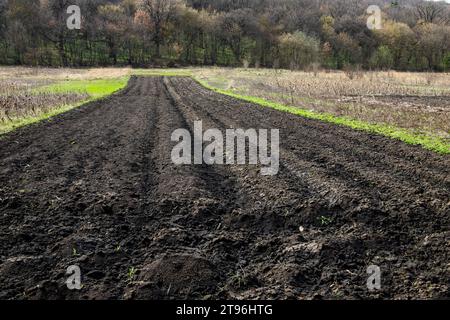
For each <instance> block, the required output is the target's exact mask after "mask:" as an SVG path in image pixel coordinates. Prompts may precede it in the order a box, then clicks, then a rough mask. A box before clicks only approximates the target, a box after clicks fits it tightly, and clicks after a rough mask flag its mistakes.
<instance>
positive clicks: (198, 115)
mask: <svg viewBox="0 0 450 320" xmlns="http://www.w3.org/2000/svg"><path fill="white" fill-rule="evenodd" d="M195 120H202V121H203V127H204V129H208V128H219V129H222V130H224V129H227V128H243V129H248V128H257V129H260V128H267V129H271V128H279V129H280V130H281V132H280V134H281V137H280V138H281V139H280V140H281V161H280V172H279V174H278V175H277V176H262V175H261V174H260V169H261V168H260V167H258V166H250V165H244V166H242V165H241V166H238V165H236V166H207V165H198V166H175V165H174V164H172V162H171V159H170V154H171V150H172V148H173V146H174V145H175V143H172V142H171V141H170V137H171V134H172V132H173V131H174V130H175V129H178V128H186V129H189V130H191V131H192V127H193V122H194V121H195ZM0 151H1V152H0V298H1V299H39V298H40V299H184V298H191V299H218V298H226V299H236V298H237V299H241V298H248V299H271V298H275V299H285V298H294V299H311V298H316V299H317V298H324V299H343V298H352V299H353V298H355V299H361V298H383V299H390V298H425V299H431V298H449V297H450V289H449V287H450V259H449V258H450V228H449V227H450V212H449V211H450V199H449V191H450V157H449V156H443V155H438V154H435V153H432V152H429V151H426V150H423V149H421V148H419V147H415V146H410V145H406V144H404V143H401V142H399V141H394V140H390V139H387V138H384V137H380V136H376V135H370V134H367V133H363V132H358V131H354V130H351V129H348V128H344V127H339V126H334V125H331V124H326V123H321V122H318V121H314V120H308V119H303V118H301V117H297V116H294V115H291V114H288V113H281V112H278V111H275V110H271V109H268V108H264V107H260V106H256V105H252V104H248V103H245V102H242V101H238V100H236V99H233V98H230V97H226V96H222V95H219V94H216V93H213V92H210V91H208V90H206V89H204V88H202V87H201V86H200V85H199V84H197V83H195V82H194V81H193V80H191V79H188V78H170V79H163V78H157V77H155V78H132V79H131V80H130V83H129V85H128V87H127V88H126V89H124V90H123V91H121V92H120V93H118V94H115V95H113V96H111V97H109V98H107V99H104V100H102V101H97V102H94V103H91V104H87V105H85V106H83V107H81V108H78V109H76V110H73V111H70V112H68V113H65V114H63V115H61V116H58V117H55V118H53V119H52V120H51V121H45V122H42V123H39V124H36V125H32V126H29V127H26V128H23V129H20V130H17V131H15V132H13V133H11V134H8V135H5V136H3V137H1V138H0ZM70 265H78V266H80V268H81V272H82V284H83V287H82V289H81V290H79V291H77V290H75V291H71V290H69V289H67V287H66V284H65V281H66V279H67V277H68V276H67V275H66V274H65V272H66V269H67V267H69V266H70ZM370 265H378V266H379V267H380V268H381V272H382V275H381V281H382V283H381V286H382V287H381V290H379V291H375V292H371V291H369V290H368V289H367V286H366V281H367V277H368V274H367V267H368V266H370Z"/></svg>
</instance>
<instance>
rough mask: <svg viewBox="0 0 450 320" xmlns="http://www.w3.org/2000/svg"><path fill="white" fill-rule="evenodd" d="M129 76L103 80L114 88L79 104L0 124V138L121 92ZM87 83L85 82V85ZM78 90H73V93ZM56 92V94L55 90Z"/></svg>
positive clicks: (53, 86)
mask: <svg viewBox="0 0 450 320" xmlns="http://www.w3.org/2000/svg"><path fill="white" fill-rule="evenodd" d="M130 77H131V76H125V77H120V78H113V79H104V80H102V81H104V82H108V81H111V82H112V83H114V86H112V87H111V88H110V89H109V90H108V89H104V88H102V89H103V90H102V91H101V92H98V93H92V94H91V97H90V98H88V99H85V100H82V101H80V102H77V103H73V104H64V105H60V106H56V107H55V108H54V109H52V110H51V111H49V112H43V113H40V114H38V115H36V116H31V117H25V118H20V119H14V120H13V121H10V122H8V123H4V124H0V137H1V136H3V135H5V134H7V133H9V132H12V131H15V130H17V129H19V128H22V127H25V126H28V125H31V124H34V123H38V122H41V121H44V120H48V119H51V118H52V117H55V116H57V115H60V114H62V113H65V112H68V111H70V110H73V109H75V108H78V107H81V106H83V105H85V104H87V103H91V102H94V101H97V100H101V99H104V98H107V97H109V96H111V95H113V94H115V93H117V92H119V91H121V90H123V89H124V88H126V86H127V84H128V82H129V80H130ZM75 81H81V80H75ZM93 81H95V80H93ZM65 82H66V81H60V82H58V83H56V84H53V85H51V87H50V86H45V87H42V88H38V89H36V90H34V92H35V93H39V92H40V90H46V89H47V88H55V87H56V86H57V85H58V84H59V83H65ZM87 82H89V80H88V81H86V83H87ZM87 86H88V84H86V87H87ZM76 91H78V90H75V92H76ZM56 92H58V91H57V90H56Z"/></svg>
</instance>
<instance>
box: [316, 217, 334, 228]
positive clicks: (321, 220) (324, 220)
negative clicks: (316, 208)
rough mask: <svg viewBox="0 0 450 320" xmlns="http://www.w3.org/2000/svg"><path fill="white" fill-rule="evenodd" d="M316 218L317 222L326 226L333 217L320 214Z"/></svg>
mask: <svg viewBox="0 0 450 320" xmlns="http://www.w3.org/2000/svg"><path fill="white" fill-rule="evenodd" d="M317 219H318V220H319V222H320V224H321V225H322V226H327V225H329V224H330V223H332V222H333V218H330V217H326V216H320V217H318V218H317Z"/></svg>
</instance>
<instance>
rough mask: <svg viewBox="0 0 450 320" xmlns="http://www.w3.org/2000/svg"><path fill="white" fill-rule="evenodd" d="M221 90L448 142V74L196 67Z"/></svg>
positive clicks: (210, 82)
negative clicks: (423, 133)
mask: <svg viewBox="0 0 450 320" xmlns="http://www.w3.org/2000/svg"><path fill="white" fill-rule="evenodd" d="M192 72H193V74H194V75H196V76H197V77H199V78H200V79H202V80H204V81H207V82H208V83H209V84H210V85H212V86H215V87H219V88H221V89H226V90H232V91H234V92H236V93H238V94H243V95H252V96H256V97H260V98H264V99H268V100H272V101H275V102H279V103H283V104H288V105H292V106H297V107H301V108H303V109H307V110H312V111H318V112H327V113H330V114H333V115H336V116H346V117H349V118H352V119H357V120H363V121H367V122H369V123H382V124H389V125H394V126H397V127H400V128H406V129H411V130H413V131H416V132H426V133H431V134H433V135H438V136H440V137H443V138H444V139H450V74H443V73H440V74H438V73H402V72H355V73H353V74H352V75H351V76H350V75H348V74H347V73H345V72H291V71H284V70H282V71H280V70H252V69H248V70H246V69H220V68H216V69H194V70H193V71H192Z"/></svg>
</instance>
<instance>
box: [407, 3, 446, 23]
mask: <svg viewBox="0 0 450 320" xmlns="http://www.w3.org/2000/svg"><path fill="white" fill-rule="evenodd" d="M415 15H416V17H417V19H419V20H422V21H424V22H427V23H442V24H446V23H448V21H449V17H448V15H447V14H446V10H445V8H444V7H443V6H442V5H439V4H435V3H422V4H418V5H417V6H416V12H415Z"/></svg>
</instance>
